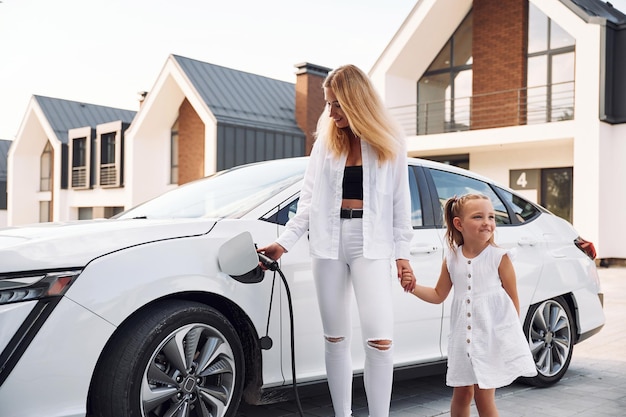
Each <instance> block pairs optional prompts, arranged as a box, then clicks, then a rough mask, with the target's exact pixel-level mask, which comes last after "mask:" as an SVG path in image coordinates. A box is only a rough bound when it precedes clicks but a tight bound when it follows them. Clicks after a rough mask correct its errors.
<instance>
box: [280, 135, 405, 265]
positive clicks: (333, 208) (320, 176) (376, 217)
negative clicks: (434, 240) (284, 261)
mask: <svg viewBox="0 0 626 417" xmlns="http://www.w3.org/2000/svg"><path fill="white" fill-rule="evenodd" d="M361 157H362V161H363V219H362V221H363V256H364V257H365V258H369V259H384V258H391V257H392V256H394V259H409V245H410V242H411V238H412V235H413V229H412V226H411V213H410V210H411V202H410V193H409V183H408V170H407V157H406V145H405V143H404V142H402V146H399V151H398V155H397V156H396V158H394V159H393V160H390V161H387V162H384V163H382V164H379V163H378V161H377V157H376V151H375V150H374V149H373V148H372V147H371V146H370V145H369V144H368V143H367V142H365V141H363V140H361ZM346 159H347V155H345V154H344V155H342V156H339V157H337V156H335V155H334V154H332V152H331V151H330V150H329V149H328V147H327V146H326V143H325V140H324V138H323V137H319V138H318V139H317V140H316V142H315V144H314V145H313V149H312V151H311V157H310V159H309V164H308V166H307V169H306V172H305V175H304V182H303V185H302V190H301V192H300V199H299V201H298V209H297V211H296V215H295V216H294V217H293V218H292V219H291V220H290V221H289V222H288V223H287V225H286V229H285V231H284V232H283V233H281V235H280V237H279V238H278V239H277V240H276V242H277V243H278V244H280V245H281V246H283V247H284V248H285V249H286V250H287V251H289V249H290V248H291V247H292V246H293V245H294V244H295V243H296V242H297V241H298V239H300V237H302V235H304V233H306V232H307V230H309V240H310V252H311V256H313V257H316V258H326V259H337V258H338V255H339V232H340V222H341V219H340V217H339V213H340V210H341V200H342V183H343V174H344V168H345V165H346Z"/></svg>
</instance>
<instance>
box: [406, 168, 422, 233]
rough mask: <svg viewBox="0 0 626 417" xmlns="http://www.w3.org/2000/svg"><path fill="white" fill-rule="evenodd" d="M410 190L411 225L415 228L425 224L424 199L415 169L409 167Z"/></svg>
mask: <svg viewBox="0 0 626 417" xmlns="http://www.w3.org/2000/svg"><path fill="white" fill-rule="evenodd" d="M409 190H410V191H411V225H412V226H413V228H416V227H421V226H424V218H423V215H422V200H421V198H420V193H419V187H418V186H417V179H416V178H415V171H414V170H413V169H409Z"/></svg>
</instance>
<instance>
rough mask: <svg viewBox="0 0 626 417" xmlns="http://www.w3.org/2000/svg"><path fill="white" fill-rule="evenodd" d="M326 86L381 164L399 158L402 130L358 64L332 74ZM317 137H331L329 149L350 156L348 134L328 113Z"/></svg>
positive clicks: (323, 113) (353, 127) (342, 68)
mask: <svg viewBox="0 0 626 417" xmlns="http://www.w3.org/2000/svg"><path fill="white" fill-rule="evenodd" d="M323 87H325V88H330V89H331V90H332V91H333V93H334V94H335V96H336V97H337V101H338V102H339V105H340V106H341V110H342V111H343V113H344V114H345V116H346V118H347V119H348V124H349V126H350V129H352V132H353V133H354V134H355V135H356V136H357V137H359V138H361V140H363V141H365V142H367V143H368V144H370V145H371V146H372V147H373V148H374V150H375V151H376V154H377V156H378V161H379V162H384V161H388V160H391V159H393V158H394V157H395V156H396V154H397V152H398V151H399V149H401V148H400V146H399V140H400V138H401V135H400V130H399V129H398V128H397V126H396V124H395V122H394V120H393V118H392V117H391V115H390V114H389V113H388V112H387V109H386V108H385V107H384V106H383V102H382V100H381V98H380V96H379V95H378V93H377V92H376V90H375V89H374V86H373V85H372V83H371V82H370V80H369V78H368V76H367V75H366V74H365V73H364V72H363V71H361V70H360V69H359V68H357V67H356V66H354V65H344V66H341V67H339V68H336V69H335V70H333V71H331V72H330V73H329V74H328V76H327V77H326V79H325V80H324V83H323ZM316 135H317V136H318V137H319V136H320V135H324V136H325V137H326V138H327V141H328V147H329V148H330V150H331V151H332V152H333V153H334V154H335V155H342V154H345V153H348V150H349V146H350V144H349V140H348V139H349V137H348V133H347V132H346V131H344V130H343V129H340V128H338V127H337V126H336V125H335V124H334V123H331V121H330V118H329V117H328V114H327V112H326V111H323V112H322V114H321V116H320V118H319V120H318V124H317V132H316Z"/></svg>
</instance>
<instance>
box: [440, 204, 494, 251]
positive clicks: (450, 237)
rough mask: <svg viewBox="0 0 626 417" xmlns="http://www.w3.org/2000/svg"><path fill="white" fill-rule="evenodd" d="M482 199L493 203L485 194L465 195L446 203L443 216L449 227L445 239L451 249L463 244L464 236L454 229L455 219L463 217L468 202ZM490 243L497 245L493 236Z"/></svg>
mask: <svg viewBox="0 0 626 417" xmlns="http://www.w3.org/2000/svg"><path fill="white" fill-rule="evenodd" d="M481 199H482V200H488V201H491V200H490V199H489V197H487V196H486V195H483V194H465V195H462V196H461V197H457V196H454V197H452V198H450V199H448V201H446V204H445V205H444V207H443V216H444V220H445V221H446V227H447V230H446V237H445V239H446V243H447V244H448V246H449V247H450V248H452V249H453V248H454V247H459V246H461V245H462V244H463V234H461V232H460V231H459V230H458V229H457V228H456V227H454V222H453V220H454V218H455V217H462V215H463V209H464V208H465V204H467V202H468V201H470V200H481ZM489 243H490V244H491V245H495V242H494V240H493V235H491V238H489Z"/></svg>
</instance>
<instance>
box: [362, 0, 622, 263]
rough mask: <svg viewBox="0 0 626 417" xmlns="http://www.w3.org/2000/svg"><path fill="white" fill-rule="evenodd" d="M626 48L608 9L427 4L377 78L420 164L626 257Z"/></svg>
mask: <svg viewBox="0 0 626 417" xmlns="http://www.w3.org/2000/svg"><path fill="white" fill-rule="evenodd" d="M624 51H626V15H624V14H623V13H622V12H620V11H619V10H617V9H615V8H613V7H612V6H611V5H610V3H605V2H603V1H600V0H474V1H472V0H422V1H419V2H417V4H416V5H415V7H414V8H413V10H412V11H411V12H410V14H409V16H408V17H407V18H406V20H405V21H404V23H403V24H402V26H401V27H400V28H399V30H398V32H397V33H396V34H395V36H394V38H393V39H392V40H391V42H390V43H389V45H388V46H387V47H386V49H385V50H384V51H383V52H382V54H381V55H380V57H379V58H378V60H377V61H376V63H375V64H374V66H373V68H372V69H371V71H370V76H371V77H372V80H373V81H374V83H375V85H376V87H377V88H378V89H379V91H380V92H381V95H382V96H383V99H384V100H385V103H386V105H387V106H388V107H389V108H390V110H391V112H392V114H394V115H395V116H396V118H397V119H398V121H399V123H400V124H401V125H402V126H403V128H404V130H405V132H406V135H407V138H408V149H409V154H410V155H411V156H417V157H425V158H429V159H434V160H438V161H443V162H446V163H450V164H454V165H459V166H462V167H466V168H469V169H471V170H473V171H475V172H478V173H481V174H484V175H486V176H489V177H491V178H494V179H495V180H497V181H498V182H500V183H502V184H505V185H509V186H510V187H511V188H513V189H516V190H517V191H519V192H520V193H522V194H523V195H525V196H526V197H528V198H529V199H531V200H533V201H535V202H538V203H540V204H542V205H543V206H545V207H547V208H548V209H549V210H551V211H552V212H554V213H555V214H557V215H559V216H561V217H563V218H565V219H567V220H568V221H570V222H572V223H573V225H574V226H575V227H576V229H577V230H578V231H579V232H580V233H581V236H583V237H584V238H585V239H588V240H590V241H592V242H593V243H594V244H595V247H596V249H597V252H598V257H599V258H602V259H604V260H609V259H613V258H616V259H624V258H626V246H624V245H623V243H622V242H621V233H619V232H617V231H624V230H626V217H625V216H623V215H622V212H623V207H626V193H624V192H622V191H623V189H624V186H623V184H624V183H626V166H625V164H624V163H623V161H624V159H625V157H626V77H624V74H626V54H625V53H624ZM546 233H547V232H546Z"/></svg>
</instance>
